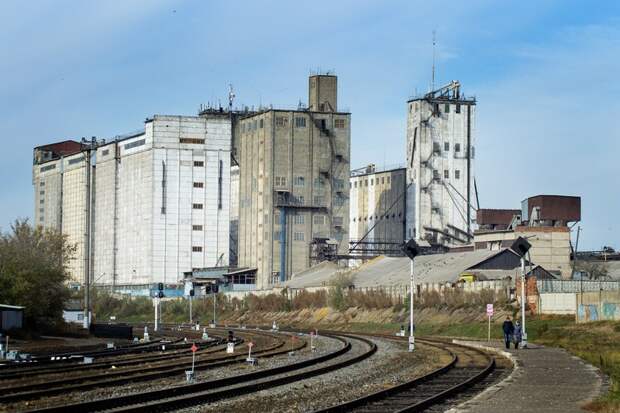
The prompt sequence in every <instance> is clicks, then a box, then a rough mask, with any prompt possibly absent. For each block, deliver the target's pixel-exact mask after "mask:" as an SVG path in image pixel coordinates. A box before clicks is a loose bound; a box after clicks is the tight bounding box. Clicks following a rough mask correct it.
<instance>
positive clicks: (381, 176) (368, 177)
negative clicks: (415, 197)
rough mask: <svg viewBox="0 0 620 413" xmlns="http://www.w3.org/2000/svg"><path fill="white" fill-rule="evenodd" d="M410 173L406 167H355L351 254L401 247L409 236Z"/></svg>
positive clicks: (388, 250)
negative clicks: (407, 180)
mask: <svg viewBox="0 0 620 413" xmlns="http://www.w3.org/2000/svg"><path fill="white" fill-rule="evenodd" d="M406 176H407V169H406V168H404V167H399V168H388V169H384V170H378V169H377V168H376V166H375V165H374V164H371V165H368V166H366V167H364V168H359V169H355V170H352V171H351V177H350V179H349V190H350V193H351V198H350V210H349V211H350V221H349V239H350V242H349V244H350V246H351V254H363V255H372V254H375V255H376V254H384V253H389V252H390V251H392V250H400V248H401V246H402V243H403V242H404V240H405V224H406V220H405V211H406V210H407V209H406V208H407V206H406V196H405V192H406V186H407V185H406V184H407V182H406Z"/></svg>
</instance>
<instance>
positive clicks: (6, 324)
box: [0, 304, 25, 332]
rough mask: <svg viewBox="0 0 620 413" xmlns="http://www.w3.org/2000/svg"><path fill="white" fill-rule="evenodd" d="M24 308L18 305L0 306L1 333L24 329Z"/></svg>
mask: <svg viewBox="0 0 620 413" xmlns="http://www.w3.org/2000/svg"><path fill="white" fill-rule="evenodd" d="M24 308H25V307H20V306H18V305H8V304H0V331H5V332H6V331H9V330H13V329H19V328H22V327H23V324H24Z"/></svg>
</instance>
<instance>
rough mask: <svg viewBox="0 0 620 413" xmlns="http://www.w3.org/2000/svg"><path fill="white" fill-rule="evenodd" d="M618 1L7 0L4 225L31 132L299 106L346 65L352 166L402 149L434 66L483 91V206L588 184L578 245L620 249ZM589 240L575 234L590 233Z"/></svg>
mask: <svg viewBox="0 0 620 413" xmlns="http://www.w3.org/2000/svg"><path fill="white" fill-rule="evenodd" d="M619 12H620V2H615V1H608V2H604V1H600V2H596V7H593V6H592V3H590V2H586V1H582V2H578V1H531V2H525V1H504V2H497V1H491V0H489V1H478V0H470V1H466V2H457V1H453V2H441V3H440V2H429V1H359V0H358V1H313V2H291V1H264V2H250V1H247V2H244V1H236V2H222V1H198V0H196V1H157V0H142V1H105V2H82V1H74V2H71V1H62V0H57V1H43V0H42V1H36V2H21V1H6V2H3V5H2V10H1V11H0V16H1V17H2V21H3V24H2V26H1V27H0V78H1V79H2V81H1V82H0V140H1V141H2V148H3V155H4V156H3V161H2V163H0V179H1V182H2V189H1V191H0V227H2V228H4V229H7V228H8V225H9V224H10V223H11V222H12V221H13V220H14V219H15V218H16V217H26V216H32V214H33V208H34V207H33V201H32V199H33V190H32V183H31V164H32V160H31V158H32V148H33V147H34V146H37V145H41V144H45V143H49V142H53V141H58V140H63V139H70V138H79V137H81V136H93V135H94V136H99V137H111V136H114V135H117V134H120V133H124V132H128V131H133V130H137V129H140V128H142V127H143V124H142V121H143V120H144V118H146V117H147V116H151V115H153V114H194V113H196V111H197V109H198V106H199V105H200V104H201V103H206V102H208V101H211V102H217V101H218V100H221V101H222V102H225V101H226V95H227V88H228V84H229V83H232V84H233V85H234V88H235V90H236V95H237V103H238V104H245V105H249V106H252V105H258V104H259V103H262V104H270V103H271V104H273V105H274V106H284V105H286V106H291V105H296V104H297V102H298V101H299V100H300V99H301V100H302V101H304V102H305V101H306V100H307V97H306V94H307V91H306V88H307V79H306V77H307V75H308V74H309V72H310V71H311V70H316V69H323V70H327V69H333V70H335V71H336V73H337V74H338V76H339V88H340V91H339V105H340V106H341V108H346V109H348V110H350V111H351V112H352V119H353V120H352V166H353V167H357V166H362V165H365V164H367V163H371V162H373V163H376V164H378V165H384V164H388V165H389V164H396V163H401V162H404V160H405V151H404V149H405V120H406V100H407V98H408V97H409V96H410V95H412V94H414V93H415V92H416V91H417V92H425V91H427V89H428V87H429V83H430V72H431V70H430V68H431V61H432V45H431V43H432V42H431V39H432V31H433V30H436V32H437V43H438V45H437V82H436V84H440V83H444V82H447V81H449V80H452V79H458V80H460V81H461V83H462V84H463V88H464V91H465V92H466V93H467V94H472V95H476V97H477V99H478V115H477V131H476V132H477V139H478V143H477V150H476V156H477V160H476V162H477V165H476V168H477V172H476V176H477V181H478V188H479V191H480V203H481V206H482V207H486V208H502V207H505V208H514V207H517V208H518V207H519V205H520V204H519V203H520V201H521V200H522V199H524V198H526V197H527V196H530V195H536V194H540V193H550V194H566V195H580V196H582V223H581V225H582V229H583V232H582V238H581V241H580V244H581V245H580V247H583V248H588V249H598V248H600V247H601V246H602V245H612V246H614V247H616V248H620V235H619V234H618V233H619V231H620V224H618V219H617V218H616V216H617V212H618V211H619V210H620V191H619V189H618V188H619V184H618V181H619V180H620V164H619V160H618V158H619V155H620V126H619V123H618V121H617V120H616V118H615V116H617V115H618V114H620V99H619V98H618V97H619V96H620V86H619V83H618V81H617V79H616V76H617V74H618V73H619V72H620V53H619V52H620V24H619V22H620V13H619ZM580 249H581V248H580Z"/></svg>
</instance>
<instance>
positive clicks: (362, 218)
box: [352, 212, 402, 222]
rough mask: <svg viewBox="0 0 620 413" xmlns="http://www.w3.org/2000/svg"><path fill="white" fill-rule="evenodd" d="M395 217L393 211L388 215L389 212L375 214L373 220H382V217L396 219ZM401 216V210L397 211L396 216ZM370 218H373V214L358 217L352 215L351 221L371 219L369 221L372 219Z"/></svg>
mask: <svg viewBox="0 0 620 413" xmlns="http://www.w3.org/2000/svg"><path fill="white" fill-rule="evenodd" d="M396 217H397V216H396V214H395V213H394V214H392V215H390V214H386V215H375V216H374V219H375V220H382V219H396ZM401 217H402V213H401V212H399V213H398V218H401ZM372 219H373V216H372V215H371V216H368V217H359V218H355V217H354V218H353V219H352V221H353V222H358V221H359V222H362V221H368V220H371V221H372Z"/></svg>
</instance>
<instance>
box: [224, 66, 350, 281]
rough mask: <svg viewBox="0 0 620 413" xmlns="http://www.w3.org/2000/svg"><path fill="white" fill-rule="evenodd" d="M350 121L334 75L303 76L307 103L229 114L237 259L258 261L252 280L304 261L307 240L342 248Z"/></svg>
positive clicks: (271, 277)
mask: <svg viewBox="0 0 620 413" xmlns="http://www.w3.org/2000/svg"><path fill="white" fill-rule="evenodd" d="M350 122H351V116H350V114H349V113H346V112H339V111H338V105H337V78H336V76H333V75H312V76H310V78H309V102H308V107H302V106H301V105H300V107H298V108H297V109H295V110H288V109H272V108H269V109H263V110H259V111H258V112H256V113H252V114H249V115H248V116H245V117H243V118H241V119H240V120H239V122H236V125H235V132H234V134H235V151H236V153H237V160H238V162H239V168H240V169H239V171H240V175H239V238H238V262H239V266H242V267H249V268H257V270H258V272H257V280H256V282H257V288H269V287H270V286H272V285H273V284H275V283H278V282H280V281H284V280H286V279H289V278H290V276H291V274H294V273H296V272H299V271H302V270H304V269H306V268H308V267H309V266H310V265H311V258H312V257H311V255H312V254H311V250H312V245H313V244H316V243H327V242H329V243H330V245H334V246H335V248H334V252H336V253H347V252H348V242H349V185H348V180H349V171H350V167H349V159H350V141H351V129H350Z"/></svg>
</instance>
